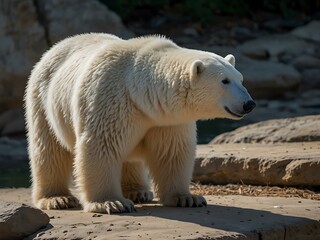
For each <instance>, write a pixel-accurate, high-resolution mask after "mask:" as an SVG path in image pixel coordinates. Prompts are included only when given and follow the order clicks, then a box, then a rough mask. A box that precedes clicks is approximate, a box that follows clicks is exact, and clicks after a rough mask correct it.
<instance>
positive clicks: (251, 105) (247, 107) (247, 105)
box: [243, 100, 256, 113]
mask: <svg viewBox="0 0 320 240" xmlns="http://www.w3.org/2000/svg"><path fill="white" fill-rule="evenodd" d="M255 107H256V103H255V102H254V101H252V100H249V101H248V102H246V103H244V104H243V110H244V112H245V113H249V112H251V111H252V110H253V109H254V108H255Z"/></svg>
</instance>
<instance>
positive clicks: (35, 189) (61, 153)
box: [28, 111, 79, 209]
mask: <svg viewBox="0 0 320 240" xmlns="http://www.w3.org/2000/svg"><path fill="white" fill-rule="evenodd" d="M40 112H41V111H38V113H37V114H40ZM28 129H29V134H28V135H29V138H28V140H29V155H30V164H31V171H32V198H33V202H34V204H35V206H37V207H38V208H41V209H65V208H74V207H78V205H79V201H78V200H77V198H75V197H74V196H72V194H71V193H70V191H69V182H70V177H71V174H72V162H73V156H72V154H71V153H70V152H68V151H67V150H65V149H64V148H63V147H62V146H61V145H60V144H59V143H58V142H57V140H56V139H55V137H54V136H53V135H52V133H51V131H50V129H49V126H48V124H47V122H46V119H45V116H44V115H42V116H39V115H34V119H33V121H32V122H31V121H29V122H28Z"/></svg>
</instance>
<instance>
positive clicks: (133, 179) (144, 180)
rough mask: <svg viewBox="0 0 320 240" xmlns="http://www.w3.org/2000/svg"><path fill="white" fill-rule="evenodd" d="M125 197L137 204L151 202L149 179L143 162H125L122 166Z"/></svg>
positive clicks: (151, 194)
mask: <svg viewBox="0 0 320 240" xmlns="http://www.w3.org/2000/svg"><path fill="white" fill-rule="evenodd" d="M121 183H122V192H123V195H124V196H125V197H126V198H128V199H130V200H131V201H133V202H136V203H142V202H151V201H152V199H153V193H152V192H151V191H150V187H149V179H148V175H147V171H146V169H145V166H144V163H143V162H125V163H124V164H123V166H122V182H121Z"/></svg>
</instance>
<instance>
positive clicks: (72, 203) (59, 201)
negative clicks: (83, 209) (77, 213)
mask: <svg viewBox="0 0 320 240" xmlns="http://www.w3.org/2000/svg"><path fill="white" fill-rule="evenodd" d="M35 205H36V207H38V208H40V209H44V210H50V209H67V208H76V207H79V200H78V199H77V198H75V197H74V196H56V197H48V198H41V199H39V200H38V201H36V204H35Z"/></svg>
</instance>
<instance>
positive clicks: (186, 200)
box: [163, 194, 207, 207]
mask: <svg viewBox="0 0 320 240" xmlns="http://www.w3.org/2000/svg"><path fill="white" fill-rule="evenodd" d="M163 205H164V206H170V207H206V206H207V201H206V200H205V199H204V197H202V196H198V195H191V194H186V195H178V196H174V197H171V198H169V199H166V200H164V201H163Z"/></svg>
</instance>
